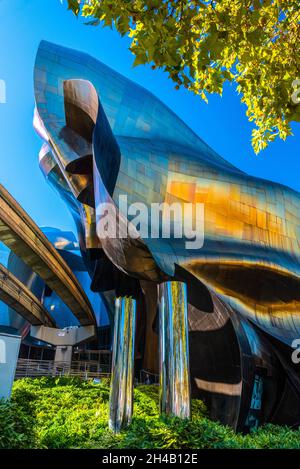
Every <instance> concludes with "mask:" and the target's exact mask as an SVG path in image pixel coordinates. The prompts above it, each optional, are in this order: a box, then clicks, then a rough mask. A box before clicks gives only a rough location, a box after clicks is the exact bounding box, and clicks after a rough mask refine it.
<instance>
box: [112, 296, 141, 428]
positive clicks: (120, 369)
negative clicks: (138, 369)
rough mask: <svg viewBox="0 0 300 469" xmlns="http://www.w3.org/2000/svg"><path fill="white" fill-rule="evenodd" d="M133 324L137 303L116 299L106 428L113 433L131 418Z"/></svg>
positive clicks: (126, 298)
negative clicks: (107, 425)
mask: <svg viewBox="0 0 300 469" xmlns="http://www.w3.org/2000/svg"><path fill="white" fill-rule="evenodd" d="M135 321H136V301H135V300H134V299H133V298H132V297H122V298H117V299H116V308H115V322H114V339H113V351H112V372H111V385H110V400H109V427H110V429H111V430H112V431H113V432H115V433H118V432H120V430H121V429H122V428H124V427H126V426H127V425H129V424H130V422H131V418H132V410H133V384H134V382H133V381H134V344H135Z"/></svg>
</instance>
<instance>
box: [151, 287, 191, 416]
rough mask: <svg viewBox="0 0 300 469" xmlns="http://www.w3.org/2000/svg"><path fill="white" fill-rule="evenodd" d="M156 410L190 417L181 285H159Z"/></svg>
mask: <svg viewBox="0 0 300 469" xmlns="http://www.w3.org/2000/svg"><path fill="white" fill-rule="evenodd" d="M159 288H160V331H159V332H160V410H161V412H162V413H166V414H170V415H175V416H177V417H181V418H189V417H190V412H191V409H190V370H189V344H188V322H187V292H186V285H185V284H184V283H183V282H166V283H163V284H161V285H160V287H159Z"/></svg>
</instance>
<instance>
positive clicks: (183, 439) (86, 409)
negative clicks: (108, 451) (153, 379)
mask: <svg viewBox="0 0 300 469" xmlns="http://www.w3.org/2000/svg"><path fill="white" fill-rule="evenodd" d="M108 399H109V384H108V382H107V381H103V382H102V383H101V384H93V383H92V382H84V381H80V380H77V379H70V378H59V379H51V378H41V379H22V380H19V381H17V382H16V383H15V385H14V388H13V395H12V399H11V402H10V403H8V402H4V401H2V402H1V401H0V448H174V449H175V448H182V449H183V448H193V449H197V448H198V449H201V448H300V430H297V431H292V430H290V429H289V428H287V427H279V426H274V425H267V426H265V427H262V428H260V429H258V430H257V431H255V432H253V433H251V434H249V435H246V436H245V435H241V434H235V433H234V432H233V431H232V430H231V429H230V428H228V427H225V426H223V425H220V424H219V423H216V422H213V421H211V420H210V419H209V418H207V416H206V408H205V406H204V404H203V403H202V402H201V401H197V400H195V401H193V402H192V408H193V418H192V419H191V420H190V421H182V420H180V419H176V418H172V419H170V418H166V417H159V414H158V388H157V387H156V386H138V387H137V388H136V389H135V396H134V418H133V421H132V424H131V425H130V427H129V428H128V429H126V430H124V431H123V432H122V433H121V434H120V435H114V434H113V433H112V432H111V431H110V430H109V429H108V426H107V421H108Z"/></svg>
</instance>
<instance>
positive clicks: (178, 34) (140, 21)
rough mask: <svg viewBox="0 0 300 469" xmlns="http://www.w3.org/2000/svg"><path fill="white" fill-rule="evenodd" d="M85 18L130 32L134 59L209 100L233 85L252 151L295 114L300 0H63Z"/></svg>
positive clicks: (298, 114)
mask: <svg viewBox="0 0 300 469" xmlns="http://www.w3.org/2000/svg"><path fill="white" fill-rule="evenodd" d="M68 4H69V9H71V10H72V11H73V12H74V13H75V14H76V15H82V16H83V17H85V18H87V19H88V21H87V24H89V25H99V24H101V25H103V26H109V27H115V28H116V30H117V31H118V32H119V33H120V34H121V35H125V34H128V35H129V37H130V38H131V40H132V42H131V45H130V50H131V52H132V53H133V54H134V55H135V60H134V65H140V64H151V65H152V68H153V69H154V68H157V67H158V68H162V69H163V70H164V71H165V72H167V73H168V75H169V77H170V78H171V79H172V80H173V81H174V82H175V87H176V88H177V89H179V88H180V87H181V86H184V87H185V88H187V89H188V90H190V91H192V92H193V93H195V94H197V95H199V96H200V97H201V98H203V99H204V100H205V101H206V102H207V98H208V94H210V93H219V94H220V95H221V94H222V90H223V86H224V83H225V82H226V81H229V82H233V83H234V84H235V85H236V89H237V91H238V93H240V94H241V101H242V102H243V103H244V104H245V105H246V107H247V110H246V114H247V116H248V118H249V120H250V121H252V122H253V123H254V124H255V128H254V129H253V132H252V144H253V148H254V150H255V152H256V153H258V152H259V151H260V150H261V149H263V148H265V147H266V146H267V145H268V143H269V142H271V141H273V140H274V139H275V138H276V137H277V136H279V137H280V138H281V139H286V137H287V136H288V135H291V134H292V132H291V122H292V121H300V104H299V102H300V81H297V79H299V78H300V2H299V0H215V1H213V0H211V1H206V0H173V1H167V0H117V1H115V0H68Z"/></svg>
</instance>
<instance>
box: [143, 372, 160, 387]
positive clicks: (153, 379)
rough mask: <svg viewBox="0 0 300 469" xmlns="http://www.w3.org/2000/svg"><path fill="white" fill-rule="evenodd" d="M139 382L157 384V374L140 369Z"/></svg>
mask: <svg viewBox="0 0 300 469" xmlns="http://www.w3.org/2000/svg"><path fill="white" fill-rule="evenodd" d="M139 382H140V383H141V384H159V375H157V374H154V373H150V371H146V370H141V371H140V381H139Z"/></svg>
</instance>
